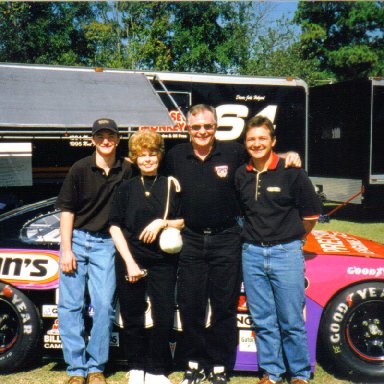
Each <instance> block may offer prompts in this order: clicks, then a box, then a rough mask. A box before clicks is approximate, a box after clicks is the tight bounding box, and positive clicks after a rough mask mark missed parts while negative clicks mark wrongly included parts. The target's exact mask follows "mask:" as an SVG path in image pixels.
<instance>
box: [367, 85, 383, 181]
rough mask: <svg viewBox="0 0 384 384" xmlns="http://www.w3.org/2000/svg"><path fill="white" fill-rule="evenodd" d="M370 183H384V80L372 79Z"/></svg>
mask: <svg viewBox="0 0 384 384" xmlns="http://www.w3.org/2000/svg"><path fill="white" fill-rule="evenodd" d="M372 85H373V86H372V101H373V102H372V123H371V124H372V127H371V129H372V135H371V156H370V172H369V183H370V184H384V151H383V143H384V80H376V81H375V80H372Z"/></svg>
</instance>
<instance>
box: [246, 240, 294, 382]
mask: <svg viewBox="0 0 384 384" xmlns="http://www.w3.org/2000/svg"><path fill="white" fill-rule="evenodd" d="M242 260H243V279H244V288H245V293H246V295H247V305H248V308H249V311H250V313H251V316H252V319H253V322H254V328H255V331H256V345H257V360H258V363H259V368H260V369H261V370H264V371H265V372H267V373H268V374H269V375H270V378H271V379H272V380H275V381H278V380H279V379H280V378H281V376H282V375H283V373H285V365H284V360H283V354H282V346H281V336H280V329H279V325H278V320H277V314H276V304H275V298H274V289H273V287H272V284H271V281H270V272H271V265H270V252H269V249H268V248H263V247H258V246H254V245H251V244H248V243H245V244H243V252H242ZM285 305H287V303H285Z"/></svg>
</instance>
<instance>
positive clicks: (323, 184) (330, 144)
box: [308, 79, 384, 207]
mask: <svg viewBox="0 0 384 384" xmlns="http://www.w3.org/2000/svg"><path fill="white" fill-rule="evenodd" d="M383 143H384V80H382V79H365V80H353V81H345V82H340V83H336V84H328V85H322V86H317V87H311V88H310V91H309V145H308V153H309V164H308V171H309V175H310V177H311V180H312V182H313V184H314V185H316V186H318V188H319V189H320V190H321V191H322V192H323V193H324V195H325V197H326V199H327V200H331V201H338V202H340V201H341V202H343V201H346V200H348V199H349V198H350V197H352V196H354V195H357V196H356V198H355V199H353V200H352V201H351V203H357V204H363V205H364V206H366V207H379V206H382V207H383V206H384V198H383V196H384V193H383V192H384V150H383ZM359 192H361V193H360V194H359Z"/></svg>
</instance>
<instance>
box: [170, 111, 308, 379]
mask: <svg viewBox="0 0 384 384" xmlns="http://www.w3.org/2000/svg"><path fill="white" fill-rule="evenodd" d="M187 120H188V131H189V134H190V138H191V143H184V144H179V145H177V146H175V147H174V148H172V149H171V150H170V151H169V153H168V156H167V169H168V173H169V174H170V175H173V176H175V177H176V178H177V179H178V180H179V181H180V184H181V207H182V217H183V218H184V220H185V226H186V227H185V229H184V230H183V249H182V251H181V254H180V258H179V272H178V286H177V301H178V304H179V308H180V315H181V321H182V326H183V331H184V339H183V340H184V343H185V363H186V366H187V369H186V372H185V375H184V379H183V380H182V382H181V383H182V384H197V383H200V382H202V381H203V380H205V378H206V375H208V378H209V380H210V382H211V383H213V384H218V383H220V384H225V383H227V382H228V381H227V375H226V373H227V372H228V371H229V370H230V369H232V368H233V365H234V362H235V357H236V345H237V329H236V307H237V300H238V295H239V289H240V282H241V279H240V261H241V241H240V226H239V225H238V223H237V219H238V217H239V215H240V209H239V204H238V201H237V196H236V191H235V185H234V176H235V171H236V169H237V168H238V167H240V166H241V165H242V164H244V162H245V160H246V158H247V155H246V152H245V149H244V147H243V146H242V145H241V144H239V143H236V142H220V141H217V140H215V132H216V129H217V116H216V110H215V108H213V107H211V106H209V105H205V104H199V105H196V106H194V107H192V108H191V109H190V111H189V112H188V115H187ZM295 155H296V156H293V160H292V159H289V160H290V161H291V162H292V161H293V163H295V162H296V161H297V159H298V156H297V154H295ZM299 161H300V160H299ZM208 303H209V304H210V306H211V311H212V312H211V317H210V324H209V326H208V327H206V326H205V325H206V324H205V323H206V320H205V319H206V309H207V304H208Z"/></svg>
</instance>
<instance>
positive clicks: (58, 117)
mask: <svg viewBox="0 0 384 384" xmlns="http://www.w3.org/2000/svg"><path fill="white" fill-rule="evenodd" d="M100 117H108V118H111V119H114V120H115V121H116V123H117V124H118V126H119V127H137V126H157V125H165V126H169V125H170V126H173V125H174V122H173V121H172V120H171V119H170V117H169V114H168V110H167V108H166V107H165V105H164V104H163V102H162V101H161V99H160V97H159V96H158V95H157V93H156V91H155V90H154V89H153V87H152V85H151V83H150V82H149V80H148V79H147V78H146V76H145V75H144V74H142V73H127V72H104V71H102V72H96V71H95V70H92V69H81V68H79V69H76V68H57V67H52V68H48V67H38V66H23V65H6V64H3V65H0V126H3V127H31V128H34V127H36V128H39V127H41V128H49V127H52V128H89V127H91V126H92V123H93V122H94V121H95V120H96V119H97V118H100Z"/></svg>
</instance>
